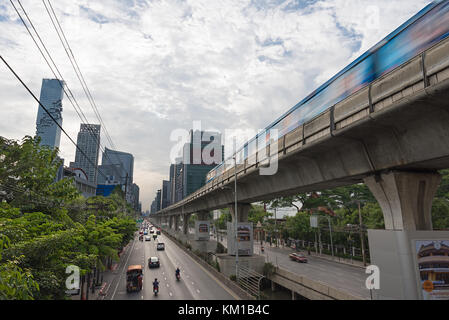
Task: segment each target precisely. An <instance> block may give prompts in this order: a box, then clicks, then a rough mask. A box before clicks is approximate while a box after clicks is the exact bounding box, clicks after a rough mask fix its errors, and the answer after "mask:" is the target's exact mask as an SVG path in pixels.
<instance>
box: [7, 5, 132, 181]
mask: <svg viewBox="0 0 449 320" xmlns="http://www.w3.org/2000/svg"><path fill="white" fill-rule="evenodd" d="M10 2H11V4H12V6H13V7H14V9H15V11H16V13H17V15H18V16H19V18H20V19H21V21H22V23H23V25H24V26H25V28H26V30H27V31H28V34H29V35H30V37H31V38H32V40H33V42H34V43H35V45H36V47H37V48H38V50H39V52H40V53H41V55H42V57H43V58H44V60H45V62H46V63H47V65H48V67H49V68H50V70H51V72H52V73H53V75H54V76H55V78H58V76H59V78H60V79H61V80H62V81H63V82H64V83H65V85H66V87H67V91H68V92H69V93H67V91H66V90H65V88H64V85H63V84H61V83H60V85H61V88H62V89H63V91H64V93H65V94H66V96H67V98H68V99H69V102H70V103H71V105H72V106H73V108H74V109H75V111H76V113H77V114H78V117H79V118H80V120H81V122H82V123H85V124H88V123H89V121H88V119H87V117H86V115H85V114H84V112H83V110H82V108H81V107H80V105H79V104H78V102H77V100H76V98H75V96H74V95H73V93H72V91H71V90H70V87H69V86H68V84H67V82H66V81H65V79H64V77H63V76H62V74H61V72H60V71H59V68H58V67H57V65H56V63H55V62H54V60H53V58H52V57H51V54H50V53H49V51H48V49H47V47H46V46H45V44H44V42H43V40H42V38H41V37H40V35H39V33H38V31H37V30H36V28H35V27H34V24H33V23H32V21H31V19H30V17H29V16H28V14H27V12H26V10H25V8H24V7H23V5H22V3H21V2H20V0H17V2H18V3H19V5H20V7H21V9H22V11H23V12H24V14H25V16H26V18H27V20H28V22H29V23H30V25H31V27H32V29H33V30H34V32H35V33H36V35H37V37H38V39H39V41H40V43H41V45H42V47H43V48H44V50H45V52H46V53H47V55H48V57H49V59H50V60H51V62H52V63H53V65H54V68H55V69H56V72H57V73H58V75H56V72H55V71H54V70H53V68H52V66H51V65H50V63H49V61H48V59H47V58H46V56H45V54H44V53H43V51H42V49H41V48H40V46H39V45H38V43H37V41H36V39H35V38H34V36H33V34H32V33H31V31H30V29H29V28H28V26H27V24H26V23H25V21H24V19H23V18H22V16H21V14H20V13H19V11H18V9H17V7H16V6H15V5H14V3H13V2H12V0H10ZM58 36H59V34H58ZM69 59H70V57H69ZM72 65H73V64H72ZM83 89H84V87H83ZM72 100H73V101H74V102H75V103H74V102H73V101H72ZM75 105H76V106H75ZM87 130H88V132H89V133H90V134H91V136H92V137H93V138H94V140H96V141H97V143H98V145H99V148H100V150H101V151H102V152H103V153H104V152H105V151H104V149H103V147H102V145H101V143H100V141H98V137H97V136H96V134H95V132H94V131H93V129H92V128H90V127H89V126H88V127H87ZM106 157H107V158H108V159H109V157H108V155H107V154H106ZM88 160H89V162H90V163H92V161H91V160H90V159H88ZM111 163H112V161H111ZM122 165H123V163H122ZM94 167H95V168H96V169H97V170H98V172H99V173H100V174H102V175H103V176H104V177H105V178H107V176H106V175H105V174H104V173H103V172H101V170H99V169H98V166H97V165H94ZM123 167H124V166H123ZM114 169H115V170H117V168H115V167H114ZM119 176H120V173H119ZM120 178H122V177H120ZM126 183H127V182H126Z"/></svg>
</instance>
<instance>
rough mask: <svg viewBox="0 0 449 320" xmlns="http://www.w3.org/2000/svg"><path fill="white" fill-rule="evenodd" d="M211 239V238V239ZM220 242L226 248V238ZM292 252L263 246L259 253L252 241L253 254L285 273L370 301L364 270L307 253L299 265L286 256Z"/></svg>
mask: <svg viewBox="0 0 449 320" xmlns="http://www.w3.org/2000/svg"><path fill="white" fill-rule="evenodd" d="M211 239H213V238H212V237H211ZM220 242H221V243H222V244H223V245H224V246H225V247H226V246H227V243H226V237H224V238H223V241H220ZM292 252H296V251H295V250H294V249H291V248H287V247H286V248H277V247H270V246H266V245H265V252H264V253H261V251H260V244H259V243H258V242H257V241H254V253H255V254H260V255H263V256H264V257H265V261H267V262H271V263H272V264H274V265H278V266H279V267H281V268H283V269H286V270H287V271H290V272H293V273H296V274H301V275H304V276H306V277H308V278H309V279H312V280H315V281H319V282H322V283H323V284H326V285H329V286H331V287H334V288H336V289H341V290H343V291H345V292H347V293H350V294H352V295H356V296H359V297H361V298H364V299H370V291H369V290H368V289H367V288H366V286H365V281H366V278H367V277H368V276H369V275H368V274H366V273H365V269H363V268H360V267H357V266H351V265H348V264H343V263H338V262H334V261H330V260H327V259H323V258H319V257H315V256H308V255H307V252H305V255H306V256H307V259H308V262H307V263H299V262H295V261H292V260H290V258H289V256H288V255H289V254H290V253H292Z"/></svg>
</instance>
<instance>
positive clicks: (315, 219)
mask: <svg viewBox="0 0 449 320" xmlns="http://www.w3.org/2000/svg"><path fill="white" fill-rule="evenodd" d="M310 227H312V228H318V217H317V216H310Z"/></svg>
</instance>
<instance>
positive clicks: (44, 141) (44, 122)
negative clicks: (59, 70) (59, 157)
mask: <svg viewBox="0 0 449 320" xmlns="http://www.w3.org/2000/svg"><path fill="white" fill-rule="evenodd" d="M63 86H64V82H63V81H61V80H58V79H42V86H41V96H40V99H39V100H40V102H41V103H42V105H43V106H44V107H45V108H46V109H47V110H48V111H49V113H50V114H51V115H52V117H53V118H54V119H55V120H56V121H57V123H58V124H59V125H60V126H62V99H63V96H64V90H63ZM36 135H37V136H39V137H40V138H41V145H44V146H49V147H52V148H59V143H60V141H61V129H60V128H59V127H58V126H57V124H56V123H55V122H54V121H53V120H52V119H51V117H50V116H49V115H48V114H47V112H45V110H44V109H43V108H42V107H41V106H40V105H39V106H38V111H37V119H36Z"/></svg>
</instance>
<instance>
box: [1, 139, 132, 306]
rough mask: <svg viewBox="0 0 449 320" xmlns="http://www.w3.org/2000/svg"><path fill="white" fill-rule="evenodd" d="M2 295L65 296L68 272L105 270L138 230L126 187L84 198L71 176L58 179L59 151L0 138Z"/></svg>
mask: <svg viewBox="0 0 449 320" xmlns="http://www.w3.org/2000/svg"><path fill="white" fill-rule="evenodd" d="M0 150H1V154H0V239H2V240H1V242H0V299H65V298H66V295H65V290H66V289H65V279H66V277H67V274H66V273H65V270H66V267H67V266H68V265H76V266H78V267H79V268H80V270H81V275H83V274H86V273H88V272H91V270H92V268H94V267H96V268H99V269H100V270H101V269H104V267H105V266H104V263H103V262H104V261H106V260H107V259H108V258H112V259H115V260H117V259H118V254H117V253H118V251H119V250H120V249H121V248H122V247H123V246H125V245H126V244H127V243H128V242H129V241H130V240H131V239H132V238H133V235H134V232H135V231H136V220H135V219H134V218H135V212H134V211H133V210H132V209H131V207H130V206H129V204H127V203H126V201H125V200H124V197H123V194H120V192H119V191H120V190H119V191H116V192H114V193H113V194H112V195H111V196H110V197H108V198H104V197H99V196H97V197H92V198H89V199H85V198H83V197H82V196H81V195H80V194H79V192H78V191H77V189H76V188H75V186H74V183H73V181H72V180H71V179H68V178H65V179H62V180H60V181H57V182H56V181H55V176H56V172H57V170H58V168H59V167H60V165H61V163H60V161H59V160H58V158H57V150H53V149H50V148H48V147H45V146H41V145H40V144H39V139H34V138H31V137H25V138H24V139H23V140H22V141H21V142H17V141H13V140H8V139H5V138H2V137H0Z"/></svg>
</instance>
